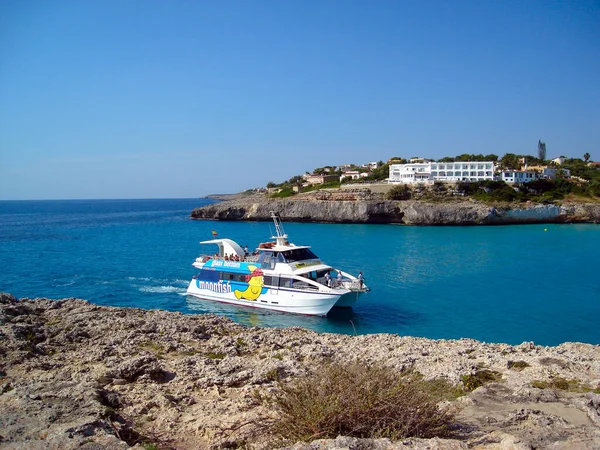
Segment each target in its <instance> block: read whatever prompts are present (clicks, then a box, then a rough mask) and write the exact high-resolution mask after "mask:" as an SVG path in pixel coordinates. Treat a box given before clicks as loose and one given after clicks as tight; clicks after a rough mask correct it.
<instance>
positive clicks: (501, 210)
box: [191, 191, 600, 225]
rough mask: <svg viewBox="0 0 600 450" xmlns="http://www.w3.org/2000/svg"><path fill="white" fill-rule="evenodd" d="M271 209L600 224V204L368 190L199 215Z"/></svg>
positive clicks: (242, 215)
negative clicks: (420, 196)
mask: <svg viewBox="0 0 600 450" xmlns="http://www.w3.org/2000/svg"><path fill="white" fill-rule="evenodd" d="M270 211H276V212H278V213H279V214H280V215H281V218H282V219H283V220H286V221H294V222H331V223H396V224H406V225H484V224H516V223H576V222H595V223H598V222H600V204H595V203H594V204H593V203H590V204H585V203H583V204H581V203H578V204H564V205H562V206H557V205H541V204H525V205H518V206H515V205H512V206H505V207H496V208H494V207H491V206H489V205H485V204H483V203H479V202H476V201H473V200H466V201H461V200H455V201H448V202H439V203H431V202H424V201H394V200H384V199H382V198H381V196H377V195H372V194H369V193H364V192H360V191H357V192H327V191H319V192H317V193H312V194H311V195H310V196H297V197H292V198H286V199H269V198H265V197H260V196H254V197H248V198H241V199H235V200H228V201H224V202H221V203H216V204H212V205H208V206H204V207H202V208H198V209H195V210H194V211H193V212H192V214H191V216H192V217H193V218H195V219H215V220H260V221H264V220H271V218H270V216H271V213H270Z"/></svg>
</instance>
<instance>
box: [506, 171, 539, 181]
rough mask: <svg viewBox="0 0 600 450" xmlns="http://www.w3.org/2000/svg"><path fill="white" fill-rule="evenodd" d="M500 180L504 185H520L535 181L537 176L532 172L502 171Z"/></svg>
mask: <svg viewBox="0 0 600 450" xmlns="http://www.w3.org/2000/svg"><path fill="white" fill-rule="evenodd" d="M500 179H501V180H502V181H504V182H506V183H511V184H522V183H529V182H530V181H534V180H537V179H538V176H537V173H535V172H534V171H533V170H503V171H502V172H501V174H500Z"/></svg>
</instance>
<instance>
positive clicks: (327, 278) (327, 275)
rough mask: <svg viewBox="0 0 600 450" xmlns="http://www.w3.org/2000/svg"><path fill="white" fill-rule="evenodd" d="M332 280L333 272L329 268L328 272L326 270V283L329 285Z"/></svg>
mask: <svg viewBox="0 0 600 450" xmlns="http://www.w3.org/2000/svg"><path fill="white" fill-rule="evenodd" d="M330 281H331V274H330V273H329V270H328V271H327V272H325V284H326V285H327V286H329V285H330V284H331V283H330ZM330 287H331V286H330Z"/></svg>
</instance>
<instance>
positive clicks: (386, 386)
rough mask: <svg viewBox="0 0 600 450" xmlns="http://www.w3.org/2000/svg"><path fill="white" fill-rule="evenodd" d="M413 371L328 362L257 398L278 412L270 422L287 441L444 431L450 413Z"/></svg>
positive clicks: (426, 435)
mask: <svg viewBox="0 0 600 450" xmlns="http://www.w3.org/2000/svg"><path fill="white" fill-rule="evenodd" d="M424 386H425V385H424V384H422V382H421V381H420V380H419V379H418V378H417V377H414V376H409V375H407V374H406V373H400V372H397V371H394V370H391V369H389V368H385V367H382V366H376V365H374V366H367V365H365V364H359V363H353V364H348V365H342V364H339V363H330V364H327V365H325V366H322V367H320V368H317V370H316V371H315V373H314V374H312V375H311V376H308V377H305V378H297V379H294V380H292V381H291V382H290V383H288V384H284V385H281V386H280V389H278V390H277V391H275V392H274V393H271V394H269V395H268V396H267V397H263V398H262V399H261V400H262V401H263V402H264V403H265V404H266V405H267V406H269V407H270V408H271V409H272V410H273V411H274V412H275V414H276V415H277V417H276V420H272V421H271V422H270V423H269V425H270V427H271V432H272V433H273V434H274V436H276V437H278V438H280V439H284V440H288V441H289V442H297V441H305V442H311V441H313V440H315V439H325V438H330V439H333V438H335V437H337V436H339V435H343V436H352V437H358V438H388V439H391V440H398V439H402V438H405V437H409V436H411V437H423V438H430V437H435V436H440V437H442V436H449V435H450V434H451V427H452V424H453V421H454V416H453V415H452V414H451V413H449V412H447V411H443V410H440V409H439V408H438V406H437V398H436V396H435V395H432V394H430V393H429V392H427V389H424Z"/></svg>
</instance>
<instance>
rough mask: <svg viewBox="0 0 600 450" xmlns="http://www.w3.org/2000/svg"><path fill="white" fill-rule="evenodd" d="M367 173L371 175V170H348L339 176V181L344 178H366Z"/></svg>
mask: <svg viewBox="0 0 600 450" xmlns="http://www.w3.org/2000/svg"><path fill="white" fill-rule="evenodd" d="M369 175H371V172H359V171H358V170H350V171H348V172H344V173H343V174H342V175H341V176H340V181H342V180H343V179H344V178H351V179H353V180H360V179H361V178H367V177H368V176H369Z"/></svg>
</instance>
